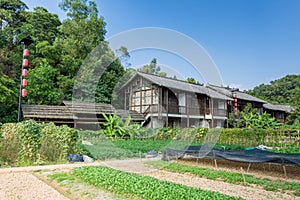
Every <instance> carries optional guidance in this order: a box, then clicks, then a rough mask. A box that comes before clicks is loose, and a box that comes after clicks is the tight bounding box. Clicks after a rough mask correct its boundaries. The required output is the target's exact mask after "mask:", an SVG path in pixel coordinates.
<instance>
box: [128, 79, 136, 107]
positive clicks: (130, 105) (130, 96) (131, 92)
mask: <svg viewBox="0 0 300 200" xmlns="http://www.w3.org/2000/svg"><path fill="white" fill-rule="evenodd" d="M132 97H133V91H132V82H131V83H130V95H129V98H130V102H129V110H132V107H133V106H135V104H133V105H132Z"/></svg>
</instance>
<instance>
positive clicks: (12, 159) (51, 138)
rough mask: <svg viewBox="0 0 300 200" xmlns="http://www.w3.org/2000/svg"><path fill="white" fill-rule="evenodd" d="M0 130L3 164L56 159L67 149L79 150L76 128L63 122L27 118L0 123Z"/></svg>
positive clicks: (62, 157) (70, 151)
mask: <svg viewBox="0 0 300 200" xmlns="http://www.w3.org/2000/svg"><path fill="white" fill-rule="evenodd" d="M0 133H1V136H2V137H1V138H0V148H1V150H2V151H1V152H2V155H1V157H0V159H1V160H0V162H2V163H4V164H6V165H14V164H15V163H17V164H18V165H30V164H38V163H41V162H43V161H45V162H49V161H59V160H62V159H66V157H67V154H68V153H78V152H80V149H79V147H78V133H77V131H76V130H74V129H72V128H69V127H68V126H65V125H64V126H55V125H54V124H53V123H42V124H41V123H37V122H35V121H33V120H28V121H23V122H21V123H17V124H13V123H10V124H3V125H2V127H1V128H0ZM3 152H5V153H3Z"/></svg>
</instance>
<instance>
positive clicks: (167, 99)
mask: <svg viewBox="0 0 300 200" xmlns="http://www.w3.org/2000/svg"><path fill="white" fill-rule="evenodd" d="M166 101H167V106H166V110H167V118H166V125H167V127H169V89H167V90H166Z"/></svg>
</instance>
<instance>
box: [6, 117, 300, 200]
mask: <svg viewBox="0 0 300 200" xmlns="http://www.w3.org/2000/svg"><path fill="white" fill-rule="evenodd" d="M114 128H115V127H113V126H112V127H110V129H105V128H104V130H99V131H89V130H85V131H83V130H80V131H77V130H74V129H72V128H69V127H67V126H55V125H54V124H53V123H37V122H35V121H32V120H30V121H24V122H21V123H18V124H3V125H2V126H1V128H0V133H1V138H0V148H1V150H2V152H4V153H3V154H2V155H1V157H0V164H1V167H5V166H24V165H40V164H48V163H61V162H65V161H66V157H67V154H68V153H81V154H85V155H89V156H90V157H93V158H94V159H95V160H112V159H127V158H143V157H145V156H146V155H147V152H149V151H152V150H155V151H157V152H163V151H164V149H166V148H174V149H183V148H184V147H186V146H189V145H202V144H204V143H208V144H211V145H213V146H214V147H216V148H219V149H224V150H243V149H245V148H251V147H256V146H258V145H261V144H262V145H266V146H270V147H273V149H272V150H270V151H273V152H280V153H300V148H299V138H300V136H299V130H297V129H290V130H285V131H283V130H280V129H277V130H271V129H269V130H265V129H250V128H247V129H241V128H233V129H205V128H185V129H173V128H161V129H144V128H141V127H139V126H136V125H130V124H127V125H126V126H125V127H120V128H121V129H120V130H119V131H114V134H111V133H110V131H111V130H112V129H114ZM216 136H217V137H216ZM82 141H84V142H86V143H81V142H82ZM87 142H88V143H87ZM147 164H150V165H152V166H154V167H159V168H160V169H163V170H166V171H171V172H174V173H183V174H186V173H188V174H193V175H195V176H198V177H204V178H206V179H211V180H215V181H222V182H228V183H231V184H236V185H245V186H247V187H252V186H255V187H261V188H263V189H264V190H268V191H274V192H283V193H286V192H289V193H291V194H292V195H294V196H299V195H300V187H299V180H296V182H293V181H282V180H277V179H276V180H273V179H267V178H258V177H254V176H253V175H250V174H247V173H246V174H244V175H242V174H241V173H239V172H225V171H219V170H212V169H205V168H201V167H199V166H190V165H189V164H188V163H185V164H181V163H174V162H168V163H167V165H166V162H163V161H158V162H157V161H156V162H152V163H147ZM298 170H299V169H298ZM72 176H75V177H77V178H78V179H80V180H81V181H84V182H88V183H89V184H92V185H95V186H97V187H99V188H100V189H103V190H108V191H109V192H113V193H120V194H122V195H124V196H125V198H131V197H134V198H136V199H140V198H144V199H184V198H186V197H189V198H188V199H193V198H194V199H207V198H214V199H238V198H235V197H230V196H226V195H223V194H220V193H217V192H208V191H205V190H201V189H195V188H192V187H187V186H183V185H179V184H175V183H170V182H166V181H160V180H157V179H154V178H150V177H145V176H142V175H136V174H132V173H127V172H122V171H118V170H113V169H110V168H107V167H82V168H76V169H74V170H73V171H72ZM174 191H176V192H174Z"/></svg>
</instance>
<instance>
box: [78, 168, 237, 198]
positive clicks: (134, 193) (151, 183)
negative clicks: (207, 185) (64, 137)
mask: <svg viewBox="0 0 300 200" xmlns="http://www.w3.org/2000/svg"><path fill="white" fill-rule="evenodd" d="M72 172H73V173H74V174H75V175H76V176H77V177H78V178H80V179H82V180H83V181H85V182H87V183H89V184H91V185H94V186H96V187H99V188H101V189H105V190H108V191H112V192H114V193H120V194H125V195H129V196H130V197H139V198H142V199H241V198H236V197H230V196H227V195H223V194H220V193H218V192H211V191H205V190H201V189H197V188H192V187H187V186H184V185H180V184H175V183H171V182H166V181H160V180H157V179H155V178H151V177H147V176H141V175H138V174H133V173H128V172H123V171H119V170H114V169H111V168H108V167H79V168H75V169H73V170H72Z"/></svg>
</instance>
